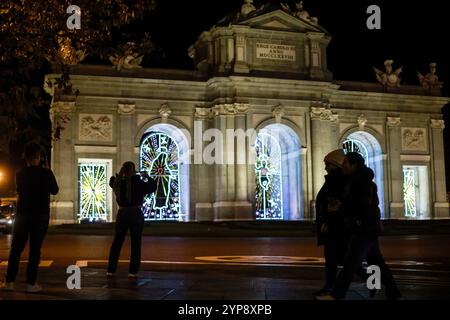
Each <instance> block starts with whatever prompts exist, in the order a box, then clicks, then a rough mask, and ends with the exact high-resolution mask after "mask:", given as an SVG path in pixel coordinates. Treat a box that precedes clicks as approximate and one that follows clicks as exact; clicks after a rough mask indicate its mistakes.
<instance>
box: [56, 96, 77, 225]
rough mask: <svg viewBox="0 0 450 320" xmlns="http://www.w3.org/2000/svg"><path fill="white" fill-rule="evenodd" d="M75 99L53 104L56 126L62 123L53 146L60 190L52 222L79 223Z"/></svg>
mask: <svg viewBox="0 0 450 320" xmlns="http://www.w3.org/2000/svg"><path fill="white" fill-rule="evenodd" d="M75 110H76V106H75V101H55V102H53V103H52V106H51V115H52V118H53V119H52V122H53V129H55V128H56V126H58V125H62V126H63V127H64V129H63V130H62V131H61V135H60V139H59V140H57V141H55V142H54V144H53V148H52V170H53V172H54V174H55V177H56V181H57V183H58V186H59V192H58V194H57V195H56V196H53V197H52V201H51V216H50V223H51V224H63V223H74V222H76V216H75V213H76V212H77V205H78V204H77V203H75V202H74V199H75V195H76V192H77V185H76V183H75V181H78V179H77V177H76V176H75V175H76V174H77V168H78V163H76V158H75V157H74V144H73V142H74V141H75V140H76V137H78V132H77V128H76V126H75V124H76V123H77V121H76V118H75Z"/></svg>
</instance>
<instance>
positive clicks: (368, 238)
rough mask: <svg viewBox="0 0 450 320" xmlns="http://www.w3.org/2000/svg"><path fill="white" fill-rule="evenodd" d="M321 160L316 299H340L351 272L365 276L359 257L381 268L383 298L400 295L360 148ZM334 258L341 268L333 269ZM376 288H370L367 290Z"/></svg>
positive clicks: (317, 201)
mask: <svg viewBox="0 0 450 320" xmlns="http://www.w3.org/2000/svg"><path fill="white" fill-rule="evenodd" d="M324 162H325V170H326V171H327V175H326V176H325V183H324V185H323V186H322V188H321V190H320V191H319V193H318V195H317V199H316V224H317V234H318V243H319V245H323V246H324V256H325V286H324V287H323V288H322V289H321V290H320V291H319V292H316V293H315V295H316V299H318V300H334V299H344V298H345V295H346V292H347V290H348V288H349V286H350V283H351V282H352V279H353V276H354V275H355V274H357V275H359V276H360V277H361V278H363V279H364V280H366V279H367V278H368V274H367V273H366V271H365V270H364V269H363V268H362V263H363V262H364V261H366V262H367V264H368V265H375V266H378V267H379V268H380V271H381V282H382V283H383V284H384V286H385V293H386V297H387V299H399V298H401V294H400V291H399V290H398V288H397V285H396V283H395V280H394V278H393V276H392V273H391V271H390V270H389V268H388V266H387V265H386V263H385V261H384V258H383V255H382V254H381V251H380V247H379V243H378V237H379V235H380V233H381V221H380V208H379V200H378V195H377V186H376V184H375V183H374V182H373V181H372V180H373V178H374V173H373V171H372V170H371V169H370V168H368V167H367V166H366V165H365V160H364V158H363V157H362V156H361V155H360V154H359V153H356V152H350V153H347V154H345V153H344V151H343V150H342V149H338V150H335V151H333V152H331V153H329V154H328V155H327V156H326V157H325V159H324ZM339 264H341V265H342V266H343V269H342V270H341V271H340V272H339V273H338V274H337V269H338V265H339ZM375 292H376V290H370V296H371V297H373V296H374V295H375Z"/></svg>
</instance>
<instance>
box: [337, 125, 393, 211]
mask: <svg viewBox="0 0 450 320" xmlns="http://www.w3.org/2000/svg"><path fill="white" fill-rule="evenodd" d="M342 148H343V149H344V151H345V152H346V153H347V152H358V153H359V154H361V155H362V156H363V158H364V160H365V162H366V165H367V166H368V167H369V168H370V169H372V170H373V172H374V174H375V179H374V180H375V183H376V184H377V187H378V197H379V200H380V209H381V216H382V218H385V210H384V178H383V159H382V150H381V145H380V143H379V142H378V140H377V139H376V138H375V137H374V136H373V135H371V134H370V133H368V132H365V131H357V132H353V133H351V134H350V135H348V136H347V138H346V139H345V140H344V141H343V143H342Z"/></svg>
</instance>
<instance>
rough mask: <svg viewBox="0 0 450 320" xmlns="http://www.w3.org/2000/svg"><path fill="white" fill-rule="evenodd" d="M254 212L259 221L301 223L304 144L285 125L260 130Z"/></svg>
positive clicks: (257, 139)
mask: <svg viewBox="0 0 450 320" xmlns="http://www.w3.org/2000/svg"><path fill="white" fill-rule="evenodd" d="M255 152H256V161H255V168H254V169H255V178H256V195H255V211H256V219H258V220H300V219H301V218H302V197H301V189H302V183H301V158H300V154H301V144H300V140H299V138H298V136H297V134H296V133H295V132H294V130H292V129H291V128H290V127H288V126H286V125H284V124H271V125H268V126H266V127H264V128H263V129H262V130H260V131H259V133H258V135H257V137H256V141H255Z"/></svg>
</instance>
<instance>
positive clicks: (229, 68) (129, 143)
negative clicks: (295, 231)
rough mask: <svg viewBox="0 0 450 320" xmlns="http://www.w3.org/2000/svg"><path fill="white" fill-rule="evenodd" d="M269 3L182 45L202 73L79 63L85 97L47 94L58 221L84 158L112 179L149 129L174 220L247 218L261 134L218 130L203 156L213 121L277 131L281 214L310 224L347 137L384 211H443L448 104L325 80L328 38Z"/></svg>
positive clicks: (252, 206) (76, 191)
mask: <svg viewBox="0 0 450 320" xmlns="http://www.w3.org/2000/svg"><path fill="white" fill-rule="evenodd" d="M265 10H266V11H263V12H259V13H258V14H253V13H250V14H248V16H249V17H248V18H247V19H243V20H239V21H238V22H236V23H234V24H233V23H231V24H226V23H223V24H220V23H219V24H218V25H217V26H215V27H214V28H212V29H211V30H210V31H208V32H204V33H202V34H201V36H200V37H199V40H198V41H197V42H196V43H195V44H194V45H193V46H192V47H191V48H190V50H189V52H190V54H191V56H192V58H193V59H194V60H195V62H196V65H197V67H198V70H197V71H192V72H191V71H180V70H152V69H146V68H143V69H137V70H123V71H120V72H119V71H116V70H112V68H110V67H101V66H87V65H86V66H79V67H77V68H75V69H74V72H73V75H71V80H72V84H73V87H74V88H76V89H78V90H79V92H80V95H79V96H78V97H77V99H76V102H60V101H54V103H53V108H52V117H53V119H52V120H53V121H54V122H55V121H57V120H58V117H63V116H64V117H66V119H69V121H68V122H67V124H66V125H65V129H64V130H63V131H62V135H61V139H60V140H58V141H57V142H56V143H55V145H54V147H53V155H52V162H53V163H52V166H53V169H54V172H55V174H56V177H57V179H58V182H59V185H60V190H61V191H60V193H59V194H58V195H57V196H56V197H55V198H54V200H53V210H54V212H53V215H52V216H53V217H54V220H53V223H65V222H74V221H78V220H79V218H80V216H79V214H80V210H82V209H81V207H80V201H81V200H80V198H81V197H84V196H85V195H83V194H82V192H80V188H81V187H80V183H82V181H81V179H80V174H82V173H81V171H82V170H84V169H83V168H81V165H82V164H89V163H94V164H95V163H97V164H99V165H100V166H102V167H101V168H100V169H98V168H97V169H95V170H97V171H95V170H94V171H95V172H94V171H92V170H91V169H89V168H88V167H86V168H87V169H86V170H88V171H87V172H88V173H89V174H93V172H94V173H98V174H100V173H101V174H103V175H105V177H106V179H108V178H109V176H110V175H112V174H113V173H115V172H118V171H119V169H120V166H121V164H122V163H123V162H124V161H128V160H132V161H134V162H135V163H136V164H140V163H141V160H140V157H141V144H142V142H143V140H142V139H143V137H144V136H146V134H148V132H163V133H165V134H167V135H168V136H170V137H171V138H172V139H173V141H174V143H175V144H176V145H177V147H178V151H179V165H178V166H177V170H178V171H177V174H178V177H179V178H178V179H179V181H177V182H176V183H177V185H178V187H179V190H180V191H179V194H178V195H176V196H177V197H178V198H177V199H178V200H176V201H175V202H176V203H178V205H179V206H180V208H181V209H179V211H180V216H179V218H178V220H182V221H194V220H197V221H200V220H227V219H255V211H256V207H257V203H256V202H257V201H256V200H255V192H256V191H255V190H257V187H258V185H257V184H258V183H259V182H260V181H261V179H260V177H258V171H257V170H255V164H254V158H255V149H256V147H255V145H256V143H255V137H253V138H252V137H248V138H247V139H245V140H244V143H241V144H239V143H240V142H239V141H238V138H237V137H236V136H232V137H227V136H226V135H224V136H225V138H224V141H223V148H222V150H215V156H216V157H221V160H225V159H226V160H227V161H219V162H220V163H217V162H214V163H209V162H208V161H204V159H203V157H202V153H200V154H199V153H198V152H197V151H198V150H199V148H200V150H202V151H203V153H204V152H206V151H208V150H209V149H208V148H209V146H208V145H209V142H210V141H212V137H208V136H207V135H208V134H207V132H208V129H211V128H215V129H218V130H219V131H220V132H223V133H224V134H225V132H226V131H227V130H232V132H236V130H238V129H240V130H241V131H242V132H248V131H249V130H251V129H255V130H256V131H257V132H259V130H263V129H265V128H275V129H276V130H278V132H279V133H280V138H279V140H280V141H279V145H280V148H281V156H280V157H281V160H280V164H281V168H282V171H281V173H280V176H279V179H280V180H282V183H281V182H280V188H281V189H282V193H283V194H282V196H280V197H281V200H280V201H282V207H283V212H284V214H283V217H282V219H285V220H303V219H305V220H307V219H313V218H314V210H313V208H314V199H315V196H316V195H317V193H318V191H319V189H320V188H321V186H322V184H323V182H324V174H325V171H324V164H323V158H324V156H325V155H326V154H327V153H328V152H329V151H331V150H333V149H336V148H338V147H342V145H344V144H346V145H348V146H351V147H352V148H357V147H358V148H360V149H361V152H365V154H366V156H367V159H368V162H369V166H370V167H371V168H373V169H374V171H375V174H376V182H377V184H378V187H379V195H380V199H381V200H382V207H383V208H382V211H383V216H384V218H395V219H403V218H408V217H411V218H415V219H432V218H449V208H448V203H447V202H446V188H445V169H444V147H443V128H444V125H443V120H442V115H441V108H442V106H444V105H445V104H446V103H448V102H449V99H448V98H443V97H437V96H425V95H420V94H417V90H416V89H417V88H409V87H404V88H400V89H398V91H397V92H395V93H392V92H389V93H388V92H385V91H383V88H382V87H381V86H380V85H379V84H377V83H351V82H338V81H331V80H332V76H331V73H330V72H329V71H328V70H327V65H326V46H327V44H328V42H329V41H330V39H331V38H330V36H329V35H328V33H327V32H326V31H325V30H323V29H322V28H321V27H320V26H318V25H317V24H316V25H315V24H312V23H310V22H308V21H306V20H303V19H302V18H299V17H296V16H294V15H293V14H290V13H289V12H287V11H286V10H284V9H282V8H279V9H277V8H273V9H272V10H269V9H267V8H266V9H265ZM56 77H57V75H48V78H49V80H54V79H55V78H56ZM362 88H363V89H362ZM51 93H52V94H54V92H51ZM55 96H56V95H55ZM205 135H206V136H205ZM199 136H200V137H203V138H201V139H200V140H199V139H198V138H197V137H199ZM230 146H232V147H231V149H230ZM229 150H232V151H231V152H230V151H229ZM89 170H91V171H89ZM99 172H100V173H99ZM407 174H409V175H410V176H411V177H415V178H414V179H415V180H414V179H412V180H411V182H412V185H415V188H416V189H415V192H413V195H414V196H415V198H414V199H415V200H414V201H415V202H414V203H410V204H409V205H411V206H412V207H411V208H412V209H414V210H412V209H411V208H410V209H407V208H405V206H407V205H408V204H407V200H408V199H406V197H407V196H410V195H406V194H405V192H404V188H405V186H406V182H405V181H406V177H407ZM274 177H275V175H274V176H273V179H275V178H274ZM258 179H259V180H258ZM258 181H259V182H258ZM172 183H173V181H172ZM102 192H103V191H102ZM105 192H106V193H105V194H102V195H101V197H103V198H102V199H104V201H105V203H106V209H105V210H106V211H107V217H108V218H107V220H109V221H112V220H114V217H115V212H116V209H117V208H116V206H115V204H114V202H113V201H112V199H113V197H112V191H111V189H110V188H109V187H108V188H107V189H106V191H105ZM419 195H420V197H419ZM177 201H178V202H177ZM280 203H281V202H280ZM174 208H175V207H174ZM177 208H178V207H177ZM408 210H409V211H408ZM412 213H415V214H414V215H413V214H412Z"/></svg>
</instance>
